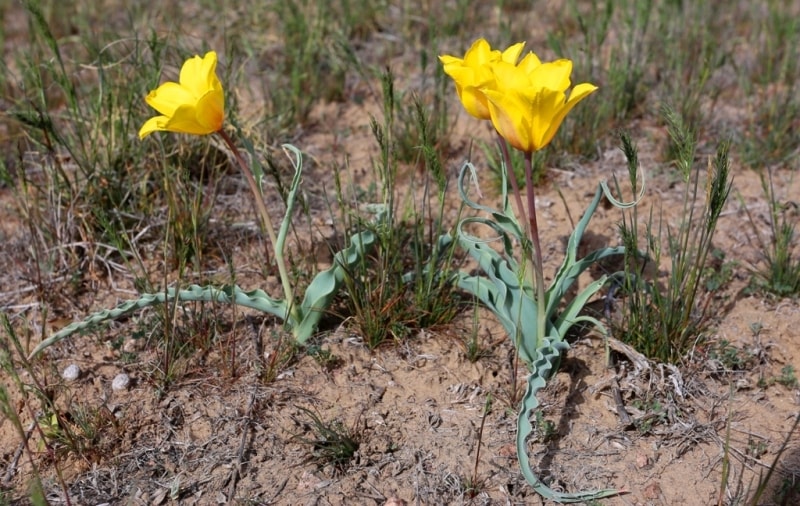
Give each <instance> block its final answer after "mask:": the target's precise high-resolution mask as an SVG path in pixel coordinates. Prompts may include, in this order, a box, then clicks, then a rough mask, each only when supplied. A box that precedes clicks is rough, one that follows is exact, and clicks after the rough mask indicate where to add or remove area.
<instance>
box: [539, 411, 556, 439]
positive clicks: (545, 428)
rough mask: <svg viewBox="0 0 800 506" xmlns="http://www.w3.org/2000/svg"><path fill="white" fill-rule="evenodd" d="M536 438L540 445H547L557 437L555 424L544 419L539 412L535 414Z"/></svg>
mask: <svg viewBox="0 0 800 506" xmlns="http://www.w3.org/2000/svg"><path fill="white" fill-rule="evenodd" d="M535 417H536V436H537V438H538V439H539V442H540V443H547V442H548V441H550V440H552V439H554V438H555V437H556V436H558V430H557V428H556V424H555V423H553V421H552V420H548V419H546V418H545V417H544V414H543V413H542V412H541V411H537V412H536V415H535Z"/></svg>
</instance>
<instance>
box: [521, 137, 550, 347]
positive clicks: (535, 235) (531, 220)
mask: <svg viewBox="0 0 800 506" xmlns="http://www.w3.org/2000/svg"><path fill="white" fill-rule="evenodd" d="M525 190H526V193H527V194H528V224H529V229H528V231H529V233H530V239H531V243H532V244H533V254H534V257H533V272H534V275H535V277H536V308H537V312H538V314H537V318H536V320H537V322H536V323H537V325H538V331H539V332H538V334H537V337H538V338H539V339H542V338H544V337H545V330H546V323H547V322H546V321H545V320H546V318H547V315H546V311H545V309H546V301H545V298H544V297H545V295H544V265H543V262H542V245H541V242H540V241H539V224H538V223H537V221H536V196H535V195H534V188H533V152H527V153H525Z"/></svg>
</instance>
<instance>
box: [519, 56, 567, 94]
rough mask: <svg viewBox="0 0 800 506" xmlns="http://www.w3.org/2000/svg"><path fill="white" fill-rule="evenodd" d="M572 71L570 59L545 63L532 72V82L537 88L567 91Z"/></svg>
mask: <svg viewBox="0 0 800 506" xmlns="http://www.w3.org/2000/svg"><path fill="white" fill-rule="evenodd" d="M571 73H572V62H571V61H570V60H556V61H553V62H548V63H543V64H541V65H540V66H538V67H536V68H535V69H534V70H533V71H532V72H531V73H530V74H529V76H530V80H531V83H533V85H534V86H535V87H537V88H549V89H551V90H559V91H562V92H563V91H566V89H567V88H569V85H570V80H569V76H570V74H571Z"/></svg>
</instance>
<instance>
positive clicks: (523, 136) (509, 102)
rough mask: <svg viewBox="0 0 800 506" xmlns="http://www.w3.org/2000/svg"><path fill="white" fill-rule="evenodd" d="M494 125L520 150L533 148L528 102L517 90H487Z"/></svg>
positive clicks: (526, 150) (525, 150)
mask: <svg viewBox="0 0 800 506" xmlns="http://www.w3.org/2000/svg"><path fill="white" fill-rule="evenodd" d="M485 94H486V98H487V99H488V101H489V112H490V113H491V119H492V125H494V128H495V130H497V133H499V134H500V136H501V137H503V138H504V139H505V140H506V141H508V143H509V144H510V145H511V146H513V147H514V148H516V149H519V150H520V151H524V152H529V151H531V150H532V148H531V122H530V107H529V104H528V102H527V101H526V100H525V99H524V97H523V96H521V95H520V94H519V93H518V92H517V91H515V90H504V91H497V90H486V92H485Z"/></svg>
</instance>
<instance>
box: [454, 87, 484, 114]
mask: <svg viewBox="0 0 800 506" xmlns="http://www.w3.org/2000/svg"><path fill="white" fill-rule="evenodd" d="M459 97H460V98H461V103H462V104H463V105H464V109H465V110H466V111H467V112H468V113H469V114H471V115H472V116H474V117H476V118H478V119H489V117H490V114H489V106H488V104H487V100H486V95H485V94H484V93H483V92H482V91H481V90H480V89H479V88H476V87H475V86H467V87H464V88H461V90H460V93H459Z"/></svg>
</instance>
